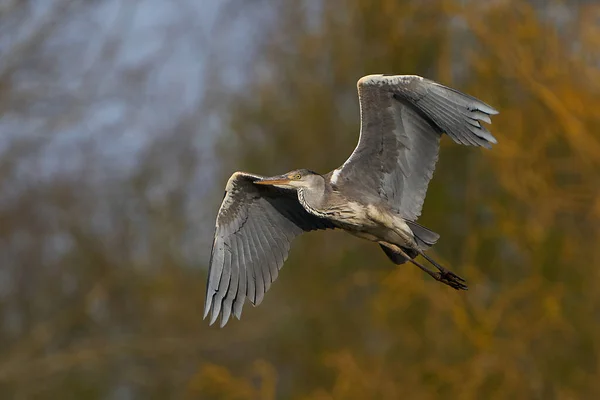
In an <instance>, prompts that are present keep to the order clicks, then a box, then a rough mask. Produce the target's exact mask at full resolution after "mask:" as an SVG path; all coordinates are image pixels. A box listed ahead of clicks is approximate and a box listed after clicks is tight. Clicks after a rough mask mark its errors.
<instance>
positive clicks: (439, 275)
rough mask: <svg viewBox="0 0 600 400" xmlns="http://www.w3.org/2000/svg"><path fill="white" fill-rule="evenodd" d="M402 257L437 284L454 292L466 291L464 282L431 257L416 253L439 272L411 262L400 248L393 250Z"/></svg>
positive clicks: (420, 252) (414, 261)
mask: <svg viewBox="0 0 600 400" xmlns="http://www.w3.org/2000/svg"><path fill="white" fill-rule="evenodd" d="M394 250H396V251H397V252H398V253H400V254H401V255H402V256H404V257H406V259H407V260H408V261H410V262H411V263H413V264H414V265H416V266H417V267H419V268H420V269H421V270H423V271H425V272H427V273H428V274H429V275H430V276H431V277H432V278H433V279H435V280H436V281H438V282H442V283H445V284H446V285H448V286H450V287H451V288H454V289H456V290H459V289H462V290H467V289H468V287H467V285H465V280H464V279H463V278H461V277H460V276H458V275H456V274H455V273H454V272H452V271H449V270H447V269H446V268H444V267H442V266H441V265H440V264H438V263H437V262H435V261H434V260H433V259H432V258H431V257H429V256H426V255H425V253H423V252H422V251H418V252H419V254H420V255H422V256H423V257H424V258H425V259H426V260H427V261H429V262H430V263H431V264H433V266H435V267H436V268H437V269H438V270H439V271H440V272H434V271H432V270H430V269H429V268H427V267H425V266H424V265H423V264H421V263H420V262H418V261H416V260H413V259H412V258H411V257H410V256H409V255H408V254H406V253H405V252H404V251H403V250H402V249H401V248H397V249H394Z"/></svg>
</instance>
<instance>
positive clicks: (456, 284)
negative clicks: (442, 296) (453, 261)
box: [438, 270, 469, 290]
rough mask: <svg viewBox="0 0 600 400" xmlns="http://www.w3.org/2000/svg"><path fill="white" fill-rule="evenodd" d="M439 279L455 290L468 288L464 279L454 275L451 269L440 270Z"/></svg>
mask: <svg viewBox="0 0 600 400" xmlns="http://www.w3.org/2000/svg"><path fill="white" fill-rule="evenodd" d="M438 277H439V279H438V280H439V281H440V282H442V283H445V284H446V285H448V286H450V287H451V288H454V289H456V290H468V289H469V288H468V286H467V285H466V281H465V280H464V279H463V278H461V277H460V276H458V275H456V274H455V273H454V272H452V271H448V270H445V271H440V272H439V275H438Z"/></svg>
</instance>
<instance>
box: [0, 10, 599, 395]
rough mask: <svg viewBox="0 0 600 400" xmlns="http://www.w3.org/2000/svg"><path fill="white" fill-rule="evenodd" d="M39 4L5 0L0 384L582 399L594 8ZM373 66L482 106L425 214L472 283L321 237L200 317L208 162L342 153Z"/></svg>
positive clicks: (209, 223)
mask: <svg viewBox="0 0 600 400" xmlns="http://www.w3.org/2000/svg"><path fill="white" fill-rule="evenodd" d="M44 4H45V5H42V4H41V2H17V1H8V2H5V3H4V4H3V5H1V6H0V19H1V20H2V22H1V23H0V43H2V45H0V115H2V118H1V119H0V260H1V264H0V397H2V398H16V399H23V398H60V399H69V398H108V399H130V398H143V399H153V398H156V399H163V398H190V399H191V398H201V399H211V398H214V399H256V398H260V399H275V398H294V399H304V400H308V399H319V400H321V399H323V400H324V399H365V398H382V399H398V398H415V399H428V398H449V399H456V398H460V399H470V398H473V399H479V398H508V397H510V398H523V399H531V398H533V399H536V398H538V399H542V398H543V399H547V398H557V399H571V398H573V399H575V398H577V399H579V398H596V397H598V396H600V384H599V383H598V381H597V379H596V377H597V376H598V374H599V373H600V371H599V370H598V367H599V361H598V360H599V359H600V348H599V346H598V344H597V338H598V337H600V320H598V316H599V315H600V294H599V293H600V291H599V290H598V278H599V275H598V271H597V269H596V268H597V266H598V265H600V249H599V248H598V246H596V243H597V242H598V240H599V239H600V238H599V234H598V232H599V231H598V229H597V226H598V223H599V222H600V178H599V177H600V165H599V164H600V143H599V142H600V131H599V130H598V126H600V114H598V113H597V112H596V109H597V108H598V106H600V96H599V95H598V93H600V87H599V85H600V83H599V82H600V79H599V78H600V76H599V73H600V72H599V70H598V65H599V64H598V61H599V58H598V56H599V54H598V48H600V47H599V46H598V43H600V28H599V26H600V25H598V17H599V16H600V6H599V5H598V4H596V2H585V1H578V2H560V1H546V2H539V1H528V2H523V1H517V0H502V1H489V2H474V1H459V0H431V1H427V2H424V1H416V0H414V1H413V0H410V1H403V2H398V1H392V0H378V1H360V0H328V1H322V2H319V1H305V0H300V1H299V0H286V1H279V2H275V1H269V0H263V1H258V2H239V1H231V2H228V3H226V5H224V6H223V9H222V10H224V11H223V13H222V14H220V13H219V12H217V11H215V10H214V8H215V7H214V6H210V4H211V2H194V1H187V0H181V1H178V2H175V3H173V5H169V6H166V5H165V3H164V2H160V1H157V0H143V1H139V2H125V1H122V0H102V1H95V2H77V1H69V0H52V1H48V2H45V3H44ZM208 15H213V17H211V18H212V20H213V21H214V22H213V24H212V25H213V28H211V29H210V30H207V29H206V25H207V22H206V21H207V18H208V17H207V16H208ZM198 21H200V22H198ZM229 53H235V57H237V58H235V57H233V58H231V57H230V56H229ZM203 57H204V59H201V58H203ZM242 61H243V62H242ZM202 65H208V67H207V68H205V67H202ZM236 65H237V66H238V67H237V68H236V67H235V66H236ZM248 66H250V67H248ZM378 72H385V73H399V74H411V73H414V74H419V75H424V76H427V77H430V78H433V79H437V80H440V81H442V82H443V83H445V84H448V85H452V86H455V87H457V88H459V89H461V90H464V91H466V92H468V93H471V94H473V95H476V96H478V97H480V98H482V99H483V100H484V101H486V102H489V103H490V104H492V105H494V106H495V107H496V108H498V109H499V110H500V111H501V114H500V115H499V116H498V117H497V118H495V120H494V122H495V124H494V125H493V127H492V128H493V132H494V134H495V135H496V137H497V138H498V139H499V144H498V145H497V146H495V147H494V149H493V150H492V151H483V150H476V149H469V148H463V147H460V146H456V145H454V144H452V143H450V141H449V140H443V141H442V146H443V147H444V148H443V149H442V152H441V155H440V161H439V164H438V169H437V171H436V174H435V177H434V179H433V181H432V184H431V185H430V189H429V194H428V197H427V200H426V202H425V209H424V213H423V218H422V222H423V224H424V225H426V226H429V227H431V228H432V229H433V230H435V231H437V232H439V233H440V234H442V239H441V240H440V243H439V245H437V246H436V256H437V258H439V259H440V260H443V261H444V262H445V263H446V264H448V265H451V266H452V267H453V268H454V269H456V270H457V271H460V274H461V275H463V276H465V277H467V278H468V280H469V284H470V288H471V290H470V291H469V292H468V293H466V294H459V293H457V292H455V291H453V290H452V289H449V288H446V287H444V286H442V285H440V284H438V283H436V282H434V281H433V280H431V279H430V278H429V277H427V276H425V275H424V274H422V273H421V272H420V271H418V270H417V269H416V268H413V267H410V266H401V267H397V268H396V267H394V266H393V265H391V264H390V263H389V262H388V261H387V260H386V258H385V256H384V255H383V254H380V253H381V252H380V250H379V249H378V248H377V246H373V245H370V244H369V243H366V242H364V241H361V240H359V239H356V238H352V237H351V236H349V235H345V234H343V233H339V232H337V233H336V232H319V233H313V234H310V235H306V236H305V237H302V238H301V239H299V240H297V242H296V243H295V244H294V246H293V249H292V252H291V255H290V258H289V260H288V262H287V263H286V265H285V267H284V270H283V271H282V273H281V275H280V277H279V279H278V282H277V283H276V284H275V285H273V287H272V289H271V291H270V292H269V294H268V295H267V296H266V298H265V301H264V303H263V304H262V305H261V306H260V308H257V309H252V308H251V307H250V308H246V311H245V314H244V317H243V318H242V321H240V322H235V323H232V324H231V325H228V326H227V328H226V329H223V330H219V329H213V328H209V327H208V326H207V324H206V323H205V322H203V321H201V308H202V304H203V301H204V299H203V297H204V285H205V281H204V279H205V271H204V267H205V266H206V261H208V251H209V249H210V242H211V237H210V235H211V234H212V232H211V230H212V227H213V226H214V225H213V224H214V219H213V218H214V213H215V211H216V209H217V207H218V202H219V201H220V200H221V198H222V191H223V184H224V182H225V181H226V179H227V177H228V176H229V174H230V173H231V172H232V171H233V170H235V169H243V170H249V171H255V172H257V173H264V174H273V173H277V171H280V172H283V171H287V170H290V169H292V168H298V167H309V168H311V169H315V170H317V171H320V172H327V171H329V170H331V169H333V168H335V167H337V166H338V165H340V164H341V163H342V162H343V161H344V160H345V159H346V157H347V156H348V155H349V154H350V152H351V151H352V149H353V148H354V146H355V144H356V141H357V136H358V129H359V126H358V102H357V98H356V89H355V85H356V80H357V79H358V78H359V77H360V76H362V75H365V74H368V73H378ZM202 81H204V82H207V84H206V83H205V84H202ZM216 131H219V135H220V137H219V138H220V140H219V141H218V142H216V143H215V140H214V139H213V138H214V132H216ZM215 148H216V149H217V151H218V153H217V154H216V155H215V154H213V150H215ZM215 175H217V176H218V177H219V178H218V179H217V181H216V182H215V181H214V176H215ZM197 267H202V268H197Z"/></svg>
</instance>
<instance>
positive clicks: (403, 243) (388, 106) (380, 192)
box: [204, 75, 497, 326]
mask: <svg viewBox="0 0 600 400" xmlns="http://www.w3.org/2000/svg"><path fill="white" fill-rule="evenodd" d="M357 86H358V93H359V100H360V101H359V102H360V111H361V133H360V138H359V143H358V145H357V147H356V149H355V150H354V152H353V153H352V155H351V156H350V157H349V158H348V160H346V162H344V164H343V165H342V166H341V167H339V168H337V169H335V170H333V171H331V172H330V173H328V174H325V175H320V174H318V173H316V172H313V171H310V170H306V169H301V170H295V171H291V172H289V173H287V174H284V175H279V176H274V177H262V176H258V175H253V174H248V173H243V172H236V173H234V174H233V175H232V176H231V178H230V179H229V181H228V183H227V187H226V191H225V197H224V199H223V202H222V204H221V208H220V209H219V213H218V216H217V222H216V229H215V239H214V242H213V249H212V254H211V260H210V269H209V278H208V284H207V297H206V305H205V313H204V316H205V317H206V316H207V315H208V313H209V312H210V311H211V310H212V316H211V324H212V323H213V322H214V321H215V320H216V318H217V317H218V315H219V314H220V313H222V320H221V326H223V325H225V324H226V323H227V321H228V319H229V317H230V315H231V314H232V313H233V314H234V315H236V316H237V317H238V318H239V317H240V315H241V311H242V307H243V304H244V301H245V299H246V298H248V299H249V300H250V301H251V302H252V303H253V304H254V305H258V304H259V303H260V302H261V301H262V299H263V296H264V294H265V293H266V291H267V290H268V289H269V288H270V285H271V283H272V282H273V281H274V280H275V279H276V278H277V276H278V273H279V269H280V268H281V266H282V265H283V263H284V261H285V259H286V258H287V254H288V252H289V249H290V245H291V242H292V240H293V239H294V238H295V237H296V236H298V235H300V234H301V233H303V232H307V231H311V230H316V229H342V230H345V231H347V232H348V233H350V234H352V235H355V236H357V237H360V238H363V239H366V240H370V241H373V242H377V243H379V245H380V246H381V248H382V249H383V251H384V252H385V254H386V255H387V256H388V258H389V259H390V260H391V261H392V262H394V263H395V264H403V263H405V262H407V261H410V262H411V263H413V264H415V265H416V266H418V267H419V268H421V269H422V270H423V271H425V272H427V273H428V274H429V275H431V276H432V277H433V278H435V279H436V280H438V281H441V282H443V283H445V284H447V285H449V286H451V287H453V288H455V289H466V288H467V287H466V285H465V284H464V280H463V279H462V278H460V277H459V276H457V275H455V274H454V273H452V272H450V271H449V270H447V269H445V268H444V267H442V266H441V265H439V264H438V263H437V262H435V261H434V260H432V259H431V258H430V257H429V256H427V255H426V254H425V251H426V250H427V249H429V248H430V247H431V246H432V245H434V244H435V243H436V241H437V240H438V238H439V235H438V234H437V233H435V232H432V231H430V230H429V229H427V228H425V227H423V226H421V225H419V224H418V223H416V220H417V218H418V217H419V216H420V214H421V208H422V205H423V201H424V199H425V194H426V191H427V186H428V184H429V181H430V179H431V177H432V175H433V171H434V169H435V163H436V161H437V158H438V150H439V140H440V137H441V135H442V133H446V134H448V135H449V136H450V137H451V138H452V139H453V140H454V141H455V142H457V143H460V144H466V145H475V146H484V147H491V143H496V140H495V138H494V137H493V136H492V135H491V134H490V133H489V132H488V131H487V130H486V129H485V128H484V127H483V126H482V125H481V124H480V121H485V122H488V123H489V122H490V118H489V115H492V114H496V113H497V111H496V110H494V109H493V108H492V107H490V106H488V105H487V104H485V103H483V102H481V101H479V100H477V99H475V98H473V97H471V96H468V95H465V94H463V93H460V92H458V91H456V90H454V89H451V88H448V87H446V86H443V85H440V84H438V83H436V82H433V81H429V80H426V79H423V78H421V77H418V76H402V75H397V76H388V75H368V76H365V77H363V78H361V79H360V80H359V81H358V85H357ZM418 255H421V256H423V257H424V258H425V259H426V260H428V261H429V262H430V263H431V264H433V265H434V266H435V267H436V268H437V270H438V271H439V272H434V271H432V270H430V269H429V268H427V267H425V266H423V265H422V264H421V263H419V262H417V261H416V260H414V258H415V257H417V256H418Z"/></svg>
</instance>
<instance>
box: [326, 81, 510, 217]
mask: <svg viewBox="0 0 600 400" xmlns="http://www.w3.org/2000/svg"><path fill="white" fill-rule="evenodd" d="M357 86H358V97H359V102H360V119H361V128H360V138H359V141H358V145H357V146H356V148H355V149H354V151H353V152H352V154H351V155H350V158H348V160H346V162H345V163H344V164H343V165H342V166H341V167H340V168H338V169H336V170H335V171H333V174H332V183H333V184H335V185H344V184H346V183H348V182H361V185H363V187H364V188H365V189H366V190H368V191H369V192H370V193H371V194H373V195H376V196H378V197H380V198H384V199H386V200H387V201H388V202H389V204H390V205H391V206H392V207H394V208H395V209H397V210H398V212H399V213H400V215H402V216H403V217H404V218H406V219H408V220H412V221H415V220H416V219H417V218H418V217H419V215H421V209H422V207H423V201H424V199H425V194H426V192H427V186H428V185H429V181H430V180H431V177H432V176H433V171H434V169H435V164H436V162H437V159H438V151H439V142H440V137H441V135H442V133H446V134H448V136H450V137H451V138H452V139H453V140H454V141H455V142H456V143H460V144H464V145H473V146H483V147H487V148H490V147H491V144H492V143H496V139H495V138H494V137H493V136H492V134H491V133H490V132H489V131H488V130H487V129H486V128H485V127H484V126H482V125H481V123H480V121H484V122H487V123H490V122H491V121H490V115H493V114H497V113H498V112H497V111H496V110H494V109H493V108H492V107H490V106H489V105H487V104H485V103H483V102H481V101H479V100H477V99H476V98H474V97H471V96H469V95H466V94H463V93H461V92H459V91H457V90H454V89H451V88H449V87H446V86H443V85H441V84H439V83H436V82H433V81H430V80H427V79H424V78H421V77H419V76H415V75H393V76H392V75H368V76H365V77H363V78H361V79H360V80H359V81H358V84H357Z"/></svg>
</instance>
